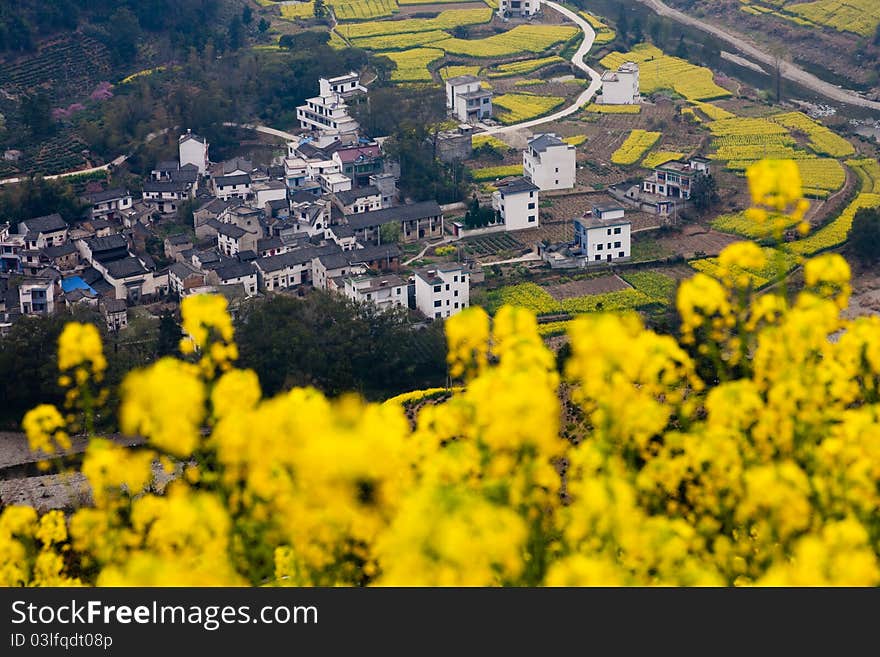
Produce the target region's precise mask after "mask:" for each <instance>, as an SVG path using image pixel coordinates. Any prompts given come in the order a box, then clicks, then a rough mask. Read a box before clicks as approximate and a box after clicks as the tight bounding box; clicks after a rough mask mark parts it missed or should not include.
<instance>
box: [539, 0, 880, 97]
mask: <svg viewBox="0 0 880 657" xmlns="http://www.w3.org/2000/svg"><path fill="white" fill-rule="evenodd" d="M638 1H639V2H641V3H642V4H643V5H646V6H648V7H650V8H651V9H653V10H654V11H655V12H656V13H657V14H659V15H660V16H665V17H667V18H671V19H672V20H674V21H677V22H679V23H682V24H684V25H690V26H691V27H695V28H697V29H698V30H702V31H703V32H708V33H709V34H711V35H713V36H715V37H718V38H719V39H721V40H722V41H726V42H727V43H729V44H732V45H733V46H735V47H736V48H737V49H738V50H740V51H741V52H743V53H745V54H747V55H749V56H750V57H752V58H753V59H756V60H758V61H759V62H761V63H762V64H766V65H767V66H769V67H770V68H771V69H775V68H776V58H775V57H773V55H771V54H770V53H767V52H764V51H763V50H761V49H760V48H758V47H757V46H756V45H754V44H753V43H752V42H750V41H748V40H747V38H746V37H744V36H742V35H740V34H736V33H733V32H728V31H726V30H723V29H721V28H720V27H716V26H715V25H712V24H710V23H706V22H704V21H702V20H700V19H699V18H694V17H693V16H689V15H687V14H685V13H683V12H680V11H678V10H677V9H673V8H672V7H670V6H668V5H666V4H664V3H663V2H661V0H638ZM550 4H553V3H550ZM779 68H780V71H781V73H782V77H784V78H785V79H786V80H791V81H792V82H797V83H798V84H800V85H803V86H804V87H806V88H807V89H810V90H811V91H815V92H816V93H819V94H822V95H823V96H825V97H827V98H831V99H832V100H836V101H839V102H841V103H847V104H849V105H857V106H859V107H867V108H869V109H873V110H880V103H878V102H876V101H873V100H868V99H867V98H864V97H862V96H861V95H860V94H858V93H857V92H855V91H852V90H850V89H843V88H842V87H838V86H837V85H834V84H831V83H830V82H825V80H821V79H819V78H818V77H816V76H815V75H813V74H812V73H808V72H807V71H805V70H803V69H802V68H800V67H799V66H796V65H794V64H792V63H790V62H786V61H783V62H780V67H779Z"/></svg>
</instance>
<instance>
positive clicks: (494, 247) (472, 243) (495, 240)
mask: <svg viewBox="0 0 880 657" xmlns="http://www.w3.org/2000/svg"><path fill="white" fill-rule="evenodd" d="M464 246H465V248H466V249H468V250H469V251H470V252H471V253H474V254H476V255H481V256H486V255H493V254H495V253H499V252H500V251H517V250H519V249H524V248H525V245H524V244H523V243H522V242H520V241H519V240H518V239H516V238H515V237H514V236H513V235H511V234H510V233H497V234H489V235H482V236H480V237H471V238H468V239H466V240H464Z"/></svg>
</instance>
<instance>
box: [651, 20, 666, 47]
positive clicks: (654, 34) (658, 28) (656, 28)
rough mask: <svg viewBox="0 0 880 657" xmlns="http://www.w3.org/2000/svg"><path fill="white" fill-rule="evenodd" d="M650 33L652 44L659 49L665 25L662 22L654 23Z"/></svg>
mask: <svg viewBox="0 0 880 657" xmlns="http://www.w3.org/2000/svg"><path fill="white" fill-rule="evenodd" d="M648 33H649V34H650V35H651V43H653V44H654V45H655V46H657V47H658V48H659V47H660V42H661V41H662V40H663V23H661V22H660V21H653V22H652V23H651V28H650V29H649V30H648Z"/></svg>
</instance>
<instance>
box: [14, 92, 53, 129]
mask: <svg viewBox="0 0 880 657" xmlns="http://www.w3.org/2000/svg"><path fill="white" fill-rule="evenodd" d="M19 113H20V114H19V115H20V117H21V122H22V123H24V124H25V125H26V126H27V127H28V130H30V133H31V136H32V137H33V138H34V139H39V140H44V139H46V138H48V137H50V136H51V135H52V133H53V132H55V122H54V121H52V115H51V102H50V101H49V97H48V96H47V95H46V94H45V93H42V92H40V93H36V94H34V95H32V96H25V97H24V98H23V99H22V101H21V106H20V108H19Z"/></svg>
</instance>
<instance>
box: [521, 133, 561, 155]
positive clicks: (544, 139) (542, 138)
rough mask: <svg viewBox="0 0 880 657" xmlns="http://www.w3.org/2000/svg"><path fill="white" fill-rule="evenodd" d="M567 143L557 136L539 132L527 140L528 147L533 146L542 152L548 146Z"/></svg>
mask: <svg viewBox="0 0 880 657" xmlns="http://www.w3.org/2000/svg"><path fill="white" fill-rule="evenodd" d="M567 145H568V144H566V143H565V142H564V141H562V140H561V139H560V138H559V137H557V136H555V135H551V134H548V133H544V134H540V135H538V136H537V137H535V138H534V139H532V140H531V141H530V142H529V147H530V148H533V149H534V150H536V151H538V152H539V153H543V152H544V151H546V150H547V149H548V148H552V147H555V146H567Z"/></svg>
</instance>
